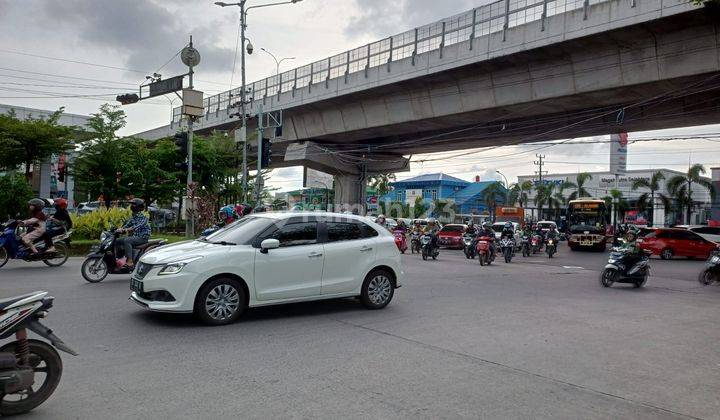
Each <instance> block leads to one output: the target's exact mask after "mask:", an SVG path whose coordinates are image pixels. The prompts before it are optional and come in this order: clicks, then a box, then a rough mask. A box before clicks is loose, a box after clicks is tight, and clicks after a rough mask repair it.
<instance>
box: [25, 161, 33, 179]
mask: <svg viewBox="0 0 720 420" xmlns="http://www.w3.org/2000/svg"><path fill="white" fill-rule="evenodd" d="M30 166H31V163H30V162H25V179H27V180H28V182H30V183H32V179H31V177H30Z"/></svg>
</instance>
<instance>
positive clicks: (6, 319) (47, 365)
mask: <svg viewBox="0 0 720 420" xmlns="http://www.w3.org/2000/svg"><path fill="white" fill-rule="evenodd" d="M47 294H48V293H47V292H33V293H28V294H25V295H20V296H15V297H11V298H7V299H2V300H0V338H3V339H4V338H8V337H10V336H11V335H13V334H14V335H15V341H13V342H11V343H7V344H5V345H4V346H2V347H0V398H2V400H1V401H0V415H3V416H7V415H14V414H22V413H27V412H28V411H30V410H32V409H33V408H35V407H37V406H39V405H40V404H42V403H43V402H44V401H45V400H47V399H48V398H49V397H50V396H51V395H52V393H53V391H55V388H56V387H57V385H58V383H60V377H61V376H62V371H63V366H62V360H61V359H60V355H59V354H58V352H57V351H56V350H55V349H56V348H57V349H58V350H61V351H64V352H65V353H69V354H71V355H73V356H77V355H78V354H77V353H76V352H75V351H74V350H73V349H71V348H70V347H68V346H67V345H66V344H65V343H63V341H62V340H61V339H60V338H58V337H57V336H56V335H55V334H53V332H52V330H51V329H50V328H47V327H46V326H44V325H42V324H41V323H40V320H41V319H42V318H45V317H46V316H47V314H48V310H49V309H50V308H52V306H53V300H54V299H55V298H53V297H50V296H47ZM27 330H30V331H33V332H35V333H36V334H38V335H39V336H41V337H44V338H45V339H47V340H49V341H50V343H51V344H52V345H50V344H48V343H46V342H44V341H41V340H33V339H28V333H27Z"/></svg>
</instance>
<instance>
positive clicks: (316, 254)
mask: <svg viewBox="0 0 720 420" xmlns="http://www.w3.org/2000/svg"><path fill="white" fill-rule="evenodd" d="M322 255H323V254H322V253H320V252H312V253H310V254H308V258H320V257H322Z"/></svg>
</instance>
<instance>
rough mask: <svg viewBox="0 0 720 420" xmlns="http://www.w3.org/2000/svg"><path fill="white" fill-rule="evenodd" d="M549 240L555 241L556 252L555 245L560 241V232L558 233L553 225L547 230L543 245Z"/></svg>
mask: <svg viewBox="0 0 720 420" xmlns="http://www.w3.org/2000/svg"><path fill="white" fill-rule="evenodd" d="M550 239H553V240H554V241H555V251H557V243H558V241H559V240H560V232H558V230H557V228H556V227H555V225H550V230H548V231H547V234H546V235H545V243H547V241H549V240H550Z"/></svg>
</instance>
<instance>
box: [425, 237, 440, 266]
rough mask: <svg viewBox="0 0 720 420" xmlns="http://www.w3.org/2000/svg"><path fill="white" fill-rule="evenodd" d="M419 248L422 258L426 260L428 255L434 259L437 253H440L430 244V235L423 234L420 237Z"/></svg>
mask: <svg viewBox="0 0 720 420" xmlns="http://www.w3.org/2000/svg"><path fill="white" fill-rule="evenodd" d="M420 248H421V252H422V259H423V260H426V261H427V259H428V257H431V258H432V259H433V260H436V259H437V257H438V255H440V250H439V249H438V248H437V247H434V246H433V245H432V236H431V235H423V236H421V237H420Z"/></svg>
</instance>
